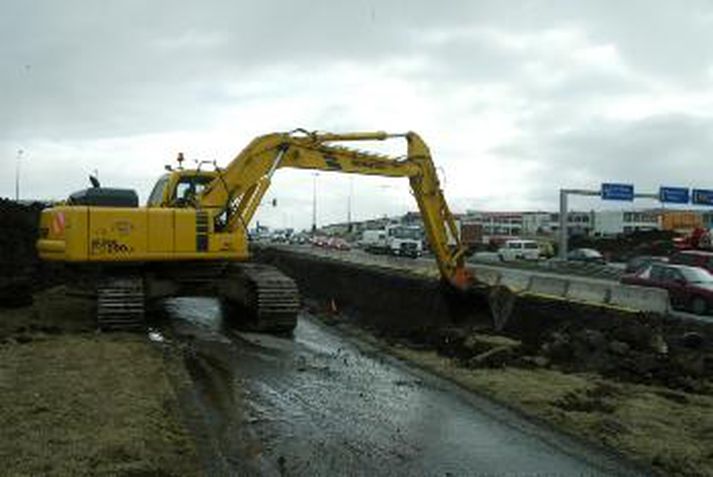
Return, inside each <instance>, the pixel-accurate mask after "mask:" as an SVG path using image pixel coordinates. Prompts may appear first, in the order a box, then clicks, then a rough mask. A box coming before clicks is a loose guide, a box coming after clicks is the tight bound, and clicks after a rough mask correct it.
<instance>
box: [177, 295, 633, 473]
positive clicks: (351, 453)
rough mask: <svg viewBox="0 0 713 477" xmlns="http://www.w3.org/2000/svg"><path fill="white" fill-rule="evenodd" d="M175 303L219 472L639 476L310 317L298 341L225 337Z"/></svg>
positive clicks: (212, 315)
mask: <svg viewBox="0 0 713 477" xmlns="http://www.w3.org/2000/svg"><path fill="white" fill-rule="evenodd" d="M170 308H171V314H172V315H173V316H174V320H173V322H174V327H175V329H176V331H177V332H178V335H179V336H181V337H182V338H181V339H182V340H185V341H186V342H190V343H192V344H191V346H192V347H193V349H194V353H195V359H194V360H193V362H192V363H189V368H190V369H192V375H193V377H194V379H195V380H196V382H197V385H198V386H200V387H201V390H202V395H203V401H204V403H205V406H206V409H207V411H208V413H209V418H210V419H211V421H212V427H213V428H214V430H215V431H216V432H217V434H218V438H217V440H218V441H219V442H220V448H221V450H220V452H221V454H222V459H223V462H222V463H220V465H218V464H217V463H214V465H213V466H211V467H212V469H209V470H210V471H211V472H214V473H234V474H259V475H443V476H445V475H454V476H455V475H459V476H460V475H633V473H632V472H631V470H629V469H626V468H624V467H623V464H622V463H621V462H619V461H618V460H616V459H614V458H612V457H610V456H606V455H603V454H601V453H599V452H596V451H593V450H592V449H588V448H585V447H583V446H581V445H580V444H578V443H575V442H573V441H572V440H570V439H567V438H563V437H561V436H558V435H556V434H554V433H552V432H549V431H547V430H544V429H542V428H540V427H538V426H535V425H533V424H530V423H528V422H527V421H524V420H523V419H521V418H519V417H517V416H516V415H514V414H513V413H511V412H510V411H507V410H505V409H503V408H501V407H499V406H496V405H493V404H492V403H490V402H488V401H486V400H483V399H480V398H478V397H475V396H473V395H472V394H470V393H467V392H465V391H463V390H461V389H460V388H458V387H456V386H455V385H452V384H451V383H449V382H447V381H445V380H442V379H440V378H437V377H434V376H432V375H429V374H427V373H424V372H421V371H419V370H416V369H413V368H411V367H410V366H408V365H405V364H403V363H400V362H397V361H396V360H394V359H392V358H389V357H385V356H384V355H382V354H381V353H379V352H378V351H377V350H374V349H372V348H371V347H370V346H368V345H366V344H364V343H361V342H358V341H355V340H354V339H352V338H348V337H345V336H342V335H341V334H340V333H338V332H336V331H335V330H333V329H331V328H329V327H326V326H325V325H323V324H321V323H320V322H318V321H316V319H314V318H311V317H309V316H307V315H305V316H302V317H300V322H299V325H298V327H297V330H296V332H295V335H294V337H293V338H290V339H286V338H277V337H272V336H265V335H258V334H249V333H225V332H220V331H219V329H220V316H219V311H218V309H217V306H216V305H215V304H214V302H212V301H209V300H198V299H183V300H176V301H175V302H173V303H172V305H171V307H170Z"/></svg>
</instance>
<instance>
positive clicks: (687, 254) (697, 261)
mask: <svg viewBox="0 0 713 477" xmlns="http://www.w3.org/2000/svg"><path fill="white" fill-rule="evenodd" d="M669 262H671V263H677V264H680V265H688V266H690V267H700V268H705V269H706V270H708V271H709V272H711V273H713V252H704V251H702V250H682V251H680V252H676V253H674V254H673V255H671V258H670V259H669Z"/></svg>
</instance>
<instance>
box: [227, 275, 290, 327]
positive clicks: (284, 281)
mask: <svg viewBox="0 0 713 477" xmlns="http://www.w3.org/2000/svg"><path fill="white" fill-rule="evenodd" d="M226 280H227V281H228V283H227V285H228V288H234V287H238V288H239V290H240V291H239V293H238V294H234V295H233V296H232V297H230V298H228V299H227V300H226V299H225V298H224V300H223V303H224V305H227V306H224V307H223V310H224V313H225V311H226V309H227V311H228V314H229V315H231V316H229V317H228V319H229V320H231V321H236V322H237V323H236V324H238V325H239V326H241V327H246V328H249V329H251V330H253V331H261V332H268V333H291V332H292V331H293V330H294V329H295V326H297V314H298V312H299V310H300V293H299V289H298V288H297V284H296V283H295V281H294V280H293V279H292V278H290V277H288V276H287V275H285V274H284V273H282V272H280V271H279V270H278V269H277V268H275V267H272V266H269V265H262V264H253V263H246V264H233V265H231V267H230V269H229V271H228V273H227V275H226ZM236 295H240V296H239V298H238V299H237V300H236V299H235V297H236ZM235 305H238V307H239V309H236V306H235ZM236 315H237V316H236Z"/></svg>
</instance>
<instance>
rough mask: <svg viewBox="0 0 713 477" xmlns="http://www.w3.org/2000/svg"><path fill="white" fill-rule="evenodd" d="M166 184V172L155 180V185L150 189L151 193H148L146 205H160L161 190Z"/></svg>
mask: <svg viewBox="0 0 713 477" xmlns="http://www.w3.org/2000/svg"><path fill="white" fill-rule="evenodd" d="M166 184H168V174H166V175H164V176H161V178H160V179H159V180H158V181H157V182H156V185H155V186H154V188H153V190H152V191H151V195H149V200H148V203H147V204H146V205H148V206H149V207H158V206H160V205H161V200H162V199H163V191H164V190H165V189H166Z"/></svg>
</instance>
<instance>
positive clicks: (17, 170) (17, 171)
mask: <svg viewBox="0 0 713 477" xmlns="http://www.w3.org/2000/svg"><path fill="white" fill-rule="evenodd" d="M24 152H25V151H23V150H22V149H18V150H17V163H16V164H15V202H19V201H20V159H21V158H22V154H24Z"/></svg>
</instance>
